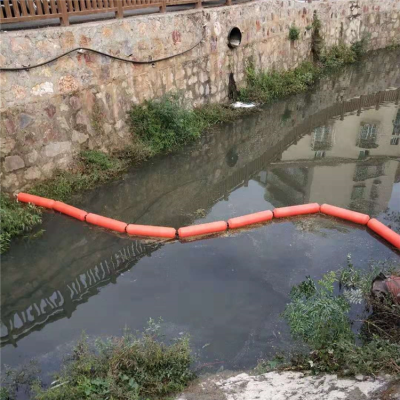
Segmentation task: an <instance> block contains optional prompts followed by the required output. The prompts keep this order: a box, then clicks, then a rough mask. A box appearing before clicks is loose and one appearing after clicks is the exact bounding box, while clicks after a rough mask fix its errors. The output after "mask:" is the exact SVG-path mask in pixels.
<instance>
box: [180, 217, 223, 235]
mask: <svg viewBox="0 0 400 400" xmlns="http://www.w3.org/2000/svg"><path fill="white" fill-rule="evenodd" d="M227 229H228V224H227V223H226V222H225V221H217V222H210V223H208V224H200V225H192V226H185V227H184V228H179V229H178V236H179V237H180V238H186V237H191V236H201V235H208V234H212V233H217V232H223V231H226V230H227Z"/></svg>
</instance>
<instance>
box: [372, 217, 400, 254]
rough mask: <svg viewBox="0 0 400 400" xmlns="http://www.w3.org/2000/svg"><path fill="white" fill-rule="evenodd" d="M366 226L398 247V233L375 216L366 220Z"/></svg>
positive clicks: (399, 240)
mask: <svg viewBox="0 0 400 400" xmlns="http://www.w3.org/2000/svg"><path fill="white" fill-rule="evenodd" d="M367 226H368V228H369V229H371V230H372V231H374V232H375V233H377V234H378V235H379V236H381V237H383V238H384V239H386V240H387V241H388V242H389V243H391V244H392V245H393V246H394V247H397V248H398V249H400V235H399V234H398V233H396V232H395V231H393V230H392V229H390V228H389V227H387V226H386V225H385V224H382V222H380V221H378V220H377V219H375V218H372V219H370V220H369V221H368V224H367Z"/></svg>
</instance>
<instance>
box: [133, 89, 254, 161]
mask: <svg viewBox="0 0 400 400" xmlns="http://www.w3.org/2000/svg"><path fill="white" fill-rule="evenodd" d="M248 112H249V111H248V110H243V109H233V108H231V107H229V106H224V105H219V104H208V105H205V106H202V107H198V108H195V109H190V108H189V107H188V106H187V105H186V104H185V102H184V99H183V98H182V97H181V96H180V95H179V94H169V95H165V96H163V97H162V98H161V99H158V100H147V101H145V102H144V103H143V104H140V105H135V106H133V107H132V109H131V110H130V112H129V125H130V129H131V133H132V135H133V136H135V137H138V138H139V139H140V140H141V141H143V143H144V144H145V145H147V146H148V147H149V148H150V149H151V151H152V153H153V154H157V153H160V152H167V151H171V150H173V149H176V148H177V147H180V146H182V145H184V144H187V143H189V142H192V141H193V140H195V139H197V138H199V137H200V135H201V133H202V132H203V131H204V130H205V129H206V128H209V127H210V126H212V125H216V124H219V123H222V122H228V121H232V120H234V119H236V118H237V117H238V116H239V115H243V114H245V113H248Z"/></svg>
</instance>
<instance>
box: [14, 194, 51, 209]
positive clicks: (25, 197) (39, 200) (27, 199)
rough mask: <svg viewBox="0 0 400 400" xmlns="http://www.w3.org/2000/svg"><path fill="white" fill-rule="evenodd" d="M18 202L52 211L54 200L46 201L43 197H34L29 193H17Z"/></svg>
mask: <svg viewBox="0 0 400 400" xmlns="http://www.w3.org/2000/svg"><path fill="white" fill-rule="evenodd" d="M17 199H18V201H21V202H23V203H32V204H34V205H35V206H39V207H45V208H50V209H52V208H53V207H54V203H55V201H54V200H51V199H46V198H45V197H40V196H35V195H33V194H29V193H22V192H21V193H18V195H17Z"/></svg>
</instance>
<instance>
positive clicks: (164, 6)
mask: <svg viewBox="0 0 400 400" xmlns="http://www.w3.org/2000/svg"><path fill="white" fill-rule="evenodd" d="M160 12H161V13H165V12H167V0H162V2H161V7H160Z"/></svg>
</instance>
